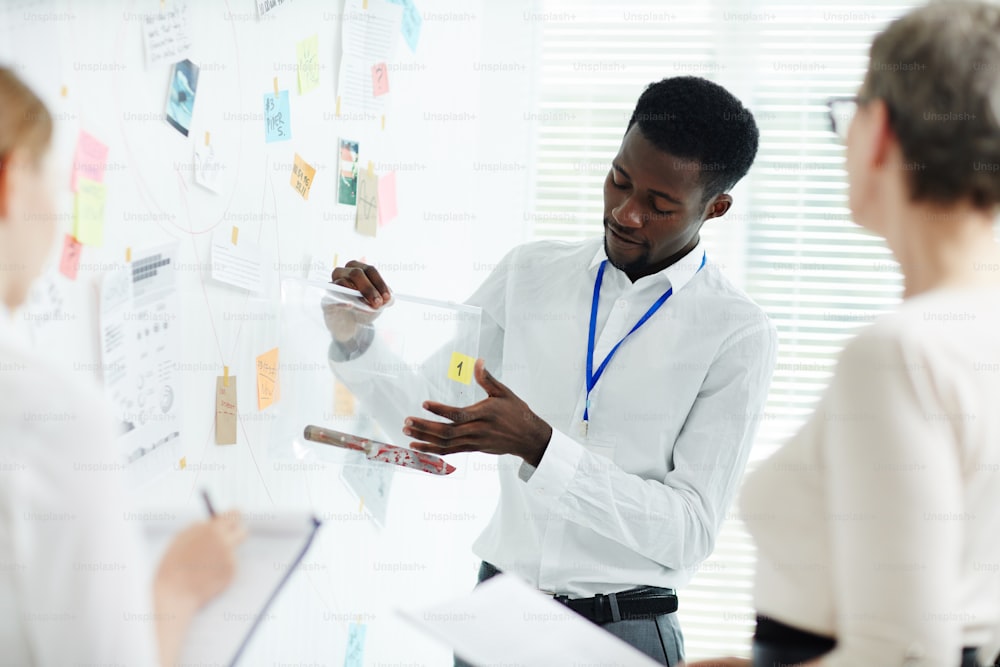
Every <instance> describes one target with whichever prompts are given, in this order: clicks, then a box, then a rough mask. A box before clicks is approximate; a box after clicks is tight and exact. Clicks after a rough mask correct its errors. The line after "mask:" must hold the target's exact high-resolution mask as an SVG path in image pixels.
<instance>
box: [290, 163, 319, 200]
mask: <svg viewBox="0 0 1000 667" xmlns="http://www.w3.org/2000/svg"><path fill="white" fill-rule="evenodd" d="M315 175H316V169H315V168H313V167H312V166H310V165H309V163H308V162H306V161H305V160H303V159H302V158H301V157H300V156H299V154H298V153H296V154H295V163H294V164H293V165H292V181H291V184H292V187H293V188H295V191H296V192H298V193H299V194H300V195H302V198H303V199H309V188H311V187H312V184H313V177H314V176H315Z"/></svg>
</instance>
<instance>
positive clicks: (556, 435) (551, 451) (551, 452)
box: [518, 429, 585, 498]
mask: <svg viewBox="0 0 1000 667" xmlns="http://www.w3.org/2000/svg"><path fill="white" fill-rule="evenodd" d="M584 453H585V450H584V448H583V445H581V444H580V443H578V442H577V441H576V440H573V438H571V437H569V436H568V435H566V434H565V433H562V432H560V431H557V430H556V429H552V437H551V438H549V444H548V446H547V447H546V448H545V454H543V455H542V460H541V462H540V463H539V464H538V467H537V468H535V467H534V466H532V465H531V464H529V463H523V464H522V465H521V469H520V470H519V471H518V476H519V477H520V478H521V479H522V480H524V482H525V483H526V484H527V485H528V490H529V491H531V492H532V493H534V494H535V495H537V496H540V497H546V498H558V497H559V496H561V495H563V494H564V493H565V492H566V489H568V488H569V483H570V482H571V481H573V478H574V477H575V476H576V470H577V468H578V467H579V466H580V459H582V458H583V455H584Z"/></svg>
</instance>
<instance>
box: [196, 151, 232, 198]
mask: <svg viewBox="0 0 1000 667" xmlns="http://www.w3.org/2000/svg"><path fill="white" fill-rule="evenodd" d="M223 169H225V166H224V165H223V164H222V160H220V159H219V158H218V157H217V155H216V152H215V144H209V145H208V146H206V145H205V143H204V142H195V147H194V182H195V183H197V184H198V185H200V186H202V187H203V188H207V189H209V190H211V191H212V192H218V191H219V176H220V175H221V174H222V170H223Z"/></svg>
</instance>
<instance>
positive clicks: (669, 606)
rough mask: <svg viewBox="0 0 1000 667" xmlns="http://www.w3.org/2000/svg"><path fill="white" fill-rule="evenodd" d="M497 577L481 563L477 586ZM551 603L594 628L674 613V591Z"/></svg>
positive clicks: (650, 589) (651, 589) (644, 589)
mask: <svg viewBox="0 0 1000 667" xmlns="http://www.w3.org/2000/svg"><path fill="white" fill-rule="evenodd" d="M498 574H500V570H498V569H497V568H496V566H495V565H493V564H492V563H487V562H486V561H483V564H482V566H480V568H479V583H483V582H484V581H486V580H487V579H490V578H492V577H495V576H496V575H498ZM550 595H551V593H550ZM552 599H554V600H556V601H557V602H561V603H563V604H564V605H566V606H567V607H569V608H570V609H572V610H573V611H575V612H576V613H578V614H580V616H583V617H584V618H586V619H587V620H588V621H591V622H592V623H597V624H598V625H605V624H606V623H617V622H618V621H636V620H641V619H646V618H656V617H657V616H662V615H663V614H672V613H674V612H675V611H677V594H676V593H675V592H674V589H672V588H658V587H656V586H641V587H639V588H630V589H629V590H627V591H619V592H617V593H608V594H607V595H604V594H601V595H595V596H594V597H592V598H575V599H570V598H569V597H567V596H565V595H553V596H552Z"/></svg>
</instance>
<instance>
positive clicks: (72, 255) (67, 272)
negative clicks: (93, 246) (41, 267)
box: [59, 234, 83, 280]
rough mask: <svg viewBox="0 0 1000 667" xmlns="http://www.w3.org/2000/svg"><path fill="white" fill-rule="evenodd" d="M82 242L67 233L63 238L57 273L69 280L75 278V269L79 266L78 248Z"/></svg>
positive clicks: (80, 248)
mask: <svg viewBox="0 0 1000 667" xmlns="http://www.w3.org/2000/svg"><path fill="white" fill-rule="evenodd" d="M82 249H83V244H82V243H80V242H79V241H77V240H76V239H75V238H73V236H72V235H71V234H67V235H66V238H65V239H64V240H63V249H62V257H61V258H60V259H59V273H61V274H63V275H64V276H66V277H67V278H69V279H70V280H76V271H77V269H78V268H79V267H80V250H82Z"/></svg>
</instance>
